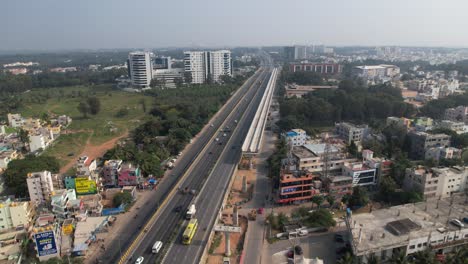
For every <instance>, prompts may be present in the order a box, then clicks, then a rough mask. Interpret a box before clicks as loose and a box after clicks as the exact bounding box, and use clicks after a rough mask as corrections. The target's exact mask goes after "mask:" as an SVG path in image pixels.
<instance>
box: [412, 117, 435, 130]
mask: <svg viewBox="0 0 468 264" xmlns="http://www.w3.org/2000/svg"><path fill="white" fill-rule="evenodd" d="M413 125H414V129H415V130H416V131H419V132H426V131H429V130H432V128H433V127H434V120H433V119H432V118H430V117H418V118H416V119H414V122H413Z"/></svg>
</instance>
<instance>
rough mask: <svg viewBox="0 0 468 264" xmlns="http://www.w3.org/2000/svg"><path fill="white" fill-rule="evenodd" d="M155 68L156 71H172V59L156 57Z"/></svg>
mask: <svg viewBox="0 0 468 264" xmlns="http://www.w3.org/2000/svg"><path fill="white" fill-rule="evenodd" d="M153 68H154V69H155V70H156V69H166V70H168V69H171V68H172V65H171V57H156V58H154V63H153Z"/></svg>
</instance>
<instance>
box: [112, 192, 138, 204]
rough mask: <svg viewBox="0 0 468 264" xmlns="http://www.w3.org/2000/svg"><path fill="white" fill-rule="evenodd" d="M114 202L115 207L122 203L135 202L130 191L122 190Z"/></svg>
mask: <svg viewBox="0 0 468 264" xmlns="http://www.w3.org/2000/svg"><path fill="white" fill-rule="evenodd" d="M112 202H113V204H114V206H115V207H119V206H120V205H122V204H124V205H129V204H131V203H132V202H133V197H132V194H131V193H129V192H120V193H118V194H116V195H115V196H114V198H113V199H112Z"/></svg>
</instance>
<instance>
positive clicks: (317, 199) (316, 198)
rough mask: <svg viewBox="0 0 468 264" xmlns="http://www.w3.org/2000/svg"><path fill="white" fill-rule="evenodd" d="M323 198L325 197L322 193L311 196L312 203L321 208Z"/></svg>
mask: <svg viewBox="0 0 468 264" xmlns="http://www.w3.org/2000/svg"><path fill="white" fill-rule="evenodd" d="M323 200H324V199H323V197H322V196H320V195H315V196H312V198H311V201H312V203H314V204H316V205H317V207H318V208H320V205H322V203H323Z"/></svg>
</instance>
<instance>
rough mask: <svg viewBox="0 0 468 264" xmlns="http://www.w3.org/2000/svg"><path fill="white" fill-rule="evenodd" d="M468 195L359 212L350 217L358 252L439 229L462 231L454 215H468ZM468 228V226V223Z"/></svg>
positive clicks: (404, 241)
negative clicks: (454, 220)
mask: <svg viewBox="0 0 468 264" xmlns="http://www.w3.org/2000/svg"><path fill="white" fill-rule="evenodd" d="M466 199H467V197H466V196H465V195H453V196H452V197H451V198H446V199H441V200H438V199H432V200H428V201H427V202H421V203H416V204H404V205H399V206H394V207H390V208H387V209H381V210H375V211H373V212H371V213H364V214H355V215H352V217H351V218H350V219H348V221H349V223H350V226H351V233H352V235H353V240H354V244H355V247H356V248H355V249H356V251H357V252H355V253H357V255H363V254H366V253H369V252H372V251H373V250H381V249H384V248H394V247H397V246H404V245H407V244H408V240H409V239H410V238H411V239H415V238H418V237H428V236H429V235H434V234H437V233H443V232H448V231H455V230H456V231H458V230H459V228H457V227H455V226H453V225H451V224H449V220H451V219H463V217H466V212H467V210H468V204H466V203H465V201H466ZM465 229H468V227H467V226H465ZM359 235H361V238H359Z"/></svg>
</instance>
